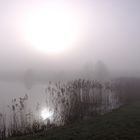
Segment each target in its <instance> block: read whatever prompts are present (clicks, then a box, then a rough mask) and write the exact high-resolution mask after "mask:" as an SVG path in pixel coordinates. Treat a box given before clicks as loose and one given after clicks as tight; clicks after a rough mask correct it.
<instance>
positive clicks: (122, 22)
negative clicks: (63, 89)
mask: <svg viewBox="0 0 140 140" xmlns="http://www.w3.org/2000/svg"><path fill="white" fill-rule="evenodd" d="M49 3H51V5H52V7H53V5H55V6H57V5H58V6H61V5H63V7H64V8H65V7H68V8H69V9H70V11H72V12H76V13H77V14H76V16H77V18H79V17H78V16H80V24H79V26H80V27H81V28H80V29H81V30H80V32H79V36H77V38H76V39H77V41H76V43H75V44H73V47H72V49H70V50H68V51H67V50H66V51H65V52H63V53H61V54H57V55H48V54H47V53H43V52H39V51H37V50H36V49H35V48H34V47H33V45H31V44H29V43H28V41H27V40H26V37H25V36H24V34H23V30H24V28H22V27H23V23H24V19H26V16H27V15H28V13H29V14H30V11H32V12H34V9H36V11H38V10H39V8H40V7H42V6H43V7H42V8H44V7H45V6H46V7H47V5H48V4H49ZM73 20H74V19H73ZM56 24H57V23H56ZM139 26H140V0H50V1H49V0H0V70H22V69H28V68H32V69H55V70H56V69H58V70H61V69H80V68H82V66H83V65H84V64H85V63H86V62H88V61H90V62H91V61H92V62H93V63H95V62H96V61H98V60H103V61H104V62H105V63H106V64H107V65H108V67H109V68H110V69H113V70H128V71H139V70H140V65H139V60H140V27H139ZM54 41H55V40H54Z"/></svg>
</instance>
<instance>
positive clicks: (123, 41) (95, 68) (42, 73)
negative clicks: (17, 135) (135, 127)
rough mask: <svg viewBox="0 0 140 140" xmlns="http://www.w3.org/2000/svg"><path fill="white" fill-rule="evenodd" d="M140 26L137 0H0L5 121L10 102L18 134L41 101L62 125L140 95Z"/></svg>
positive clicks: (0, 98) (0, 95)
mask: <svg viewBox="0 0 140 140" xmlns="http://www.w3.org/2000/svg"><path fill="white" fill-rule="evenodd" d="M139 26H140V1H139V0H0V124H1V122H2V119H3V118H4V117H3V116H4V113H5V112H6V113H7V112H8V111H7V109H8V107H7V105H11V112H12V111H13V112H12V113H13V114H12V113H11V112H8V113H7V114H8V115H9V114H10V113H11V114H12V115H13V116H12V117H13V118H12V119H13V128H11V130H10V131H11V134H10V133H9V135H10V136H12V131H13V130H14V129H15V130H17V128H18V127H19V128H18V129H19V131H20V132H21V134H24V133H25V132H22V131H24V129H25V130H26V127H25V126H26V125H27V122H24V123H25V124H24V123H23V126H24V127H23V126H22V119H23V120H24V121H25V120H27V116H26V115H27V114H26V113H33V117H32V121H36V120H37V121H40V120H41V119H40V117H41V116H40V115H41V114H42V113H40V112H41V111H43V110H42V108H43V107H46V108H44V110H45V111H46V110H47V111H48V112H49V111H50V112H51V116H52V115H54V114H55V115H54V116H53V117H54V124H55V123H56V124H59V125H60V124H65V123H66V120H65V119H68V118H67V117H71V116H69V114H72V115H73V116H74V115H76V114H75V112H76V113H77V112H78V111H79V112H80V113H81V114H82V115H81V116H82V117H83V118H84V117H86V115H87V114H88V115H89V114H94V113H97V112H98V111H99V112H102V113H105V112H108V111H111V110H113V109H115V108H118V107H120V106H121V105H123V104H125V103H127V102H128V101H129V100H131V99H137V97H139V98H140V96H139V90H140V89H139V85H140V80H139V77H140V65H139V60H140V27H139ZM120 77H121V78H122V79H121V78H120ZM124 77H125V78H126V79H125V78H124ZM119 78H120V79H119ZM123 78H124V79H123ZM127 78H128V79H127ZM131 78H132V79H131ZM133 78H134V79H133ZM75 79H76V80H75ZM82 79H84V80H82ZM113 80H114V81H115V82H114V81H113ZM50 81H51V82H50ZM56 82H57V83H56ZM85 87H86V88H85ZM133 92H134V93H133ZM122 93H123V94H122ZM132 93H133V96H132ZM25 94H26V95H25ZM127 96H128V98H127ZM21 97H22V98H21ZM15 98H16V99H15ZM12 99H14V100H12ZM59 100H60V101H59ZM61 100H64V102H63V101H61ZM18 101H19V102H18ZM24 101H25V102H24ZM26 101H28V102H27V106H28V110H26V107H24V103H25V104H26ZM16 103H17V104H16ZM22 103H23V108H22V109H20V107H22ZM73 103H74V105H73ZM76 103H78V104H79V108H78V107H77V104H76ZM38 104H39V105H40V110H39V112H35V110H36V107H37V105H38ZM84 104H88V105H87V106H86V107H85V106H83V105H84ZM19 106H20V107H19ZM66 107H67V108H68V109H69V110H68V109H66ZM72 107H73V108H72ZM83 107H85V109H83ZM15 108H16V109H17V110H16V109H15ZM48 108H51V109H52V110H53V111H52V110H49V109H48ZM71 108H72V109H73V110H72V111H73V112H72V113H71V110H70V109H71ZM75 108H77V110H76V111H75V110H74V109H75ZM81 108H82V109H81ZM12 109H13V110H12ZM66 110H68V111H67V112H65V111H66ZM83 110H87V112H86V111H85V112H84V113H83ZM16 111H17V114H16ZM26 111H27V112H26ZM47 111H46V112H47ZM74 111H75V112H74ZM88 111H89V112H88ZM94 111H95V112H94ZM96 111H97V112H96ZM1 112H2V114H1ZM19 112H20V115H19ZM48 112H47V113H46V114H44V116H45V115H48V116H49V115H50V114H49V113H48ZM52 112H53V113H54V114H53V113H52ZM63 112H64V114H63ZM22 113H23V114H22ZM39 113H40V114H39ZM80 113H79V114H80ZM14 114H15V116H16V115H17V116H16V117H17V118H16V119H17V120H18V121H19V122H18V123H17V126H16V127H17V128H14V124H15V123H14V122H16V119H14V117H15V116H14ZM30 115H31V114H30ZM36 115H38V118H36ZM84 115H85V116H84ZM9 116H10V115H9ZM73 116H72V117H73ZM81 116H80V117H81ZM30 117H31V116H30ZM78 117H79V116H78ZM58 118H59V119H58ZM60 118H62V120H61V119H60ZM45 119H46V120H47V117H46V118H45ZM45 119H43V120H41V121H42V122H43V123H44V124H45V123H46V124H47V123H48V122H47V121H46V122H45ZM48 119H50V118H49V117H48ZM51 119H52V118H51ZM7 120H8V119H7ZM7 120H6V121H7ZM56 120H57V121H56ZM64 120H65V121H64ZM6 121H5V122H6ZM8 121H9V120H8ZM8 121H7V122H8ZM61 121H62V122H63V121H64V122H63V123H62V122H61ZM68 121H69V120H68ZM3 122H4V121H3ZM10 123H11V126H12V122H9V124H10ZM28 123H29V124H30V126H32V122H31V121H29V122H28ZM43 123H42V124H43ZM3 124H4V123H3ZM7 124H8V123H7ZM7 124H6V125H7ZM20 125H21V126H20ZM40 125H41V124H40ZM20 127H21V128H22V127H23V128H24V129H23V130H22V129H21V128H20ZM3 128H4V127H3ZM7 128H8V129H9V127H7ZM8 129H7V130H8ZM20 129H21V130H20ZM1 130H2V127H1V128H0V135H1V132H3V131H1ZM10 131H9V132H10ZM31 131H32V130H31ZM13 132H14V131H13ZM27 133H28V132H27ZM27 133H25V134H27ZM29 133H30V132H29ZM13 135H14V133H13ZM0 138H1V137H0Z"/></svg>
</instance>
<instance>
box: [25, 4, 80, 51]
mask: <svg viewBox="0 0 140 140" xmlns="http://www.w3.org/2000/svg"><path fill="white" fill-rule="evenodd" d="M79 17H80V16H79ZM80 22H81V21H80V20H79V18H78V15H76V13H75V12H74V11H71V10H68V9H66V8H63V7H60V6H54V5H53V6H52V5H51V6H48V7H46V8H40V9H39V10H33V11H32V12H30V13H28V16H27V17H26V19H25V22H24V23H25V24H24V28H23V29H24V35H25V38H26V40H27V42H28V43H29V44H30V45H31V46H33V47H35V48H36V49H38V50H39V51H43V52H47V53H60V52H63V51H68V49H71V47H72V46H74V45H75V43H76V41H77V40H78V36H80V31H81V29H80Z"/></svg>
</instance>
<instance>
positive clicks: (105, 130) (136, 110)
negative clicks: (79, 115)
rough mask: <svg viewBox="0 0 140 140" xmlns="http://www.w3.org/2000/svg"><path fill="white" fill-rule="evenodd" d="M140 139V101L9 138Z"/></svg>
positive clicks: (18, 139)
mask: <svg viewBox="0 0 140 140" xmlns="http://www.w3.org/2000/svg"><path fill="white" fill-rule="evenodd" d="M91 139H93V140H140V101H139V102H135V103H131V104H129V105H125V106H123V107H121V108H119V109H117V110H115V111H113V112H111V113H108V114H105V115H103V116H98V117H95V118H94V119H92V120H88V121H78V122H76V123H73V124H71V125H68V126H63V127H60V128H54V129H51V130H49V131H47V132H46V133H45V134H44V133H39V134H36V135H34V136H23V137H17V138H9V139H8V140H91Z"/></svg>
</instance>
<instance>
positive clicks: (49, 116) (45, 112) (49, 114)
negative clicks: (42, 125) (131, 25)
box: [41, 108, 53, 120]
mask: <svg viewBox="0 0 140 140" xmlns="http://www.w3.org/2000/svg"><path fill="white" fill-rule="evenodd" d="M41 117H42V119H43V120H46V119H52V117H53V111H51V110H50V109H48V108H44V109H43V110H42V111H41Z"/></svg>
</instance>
